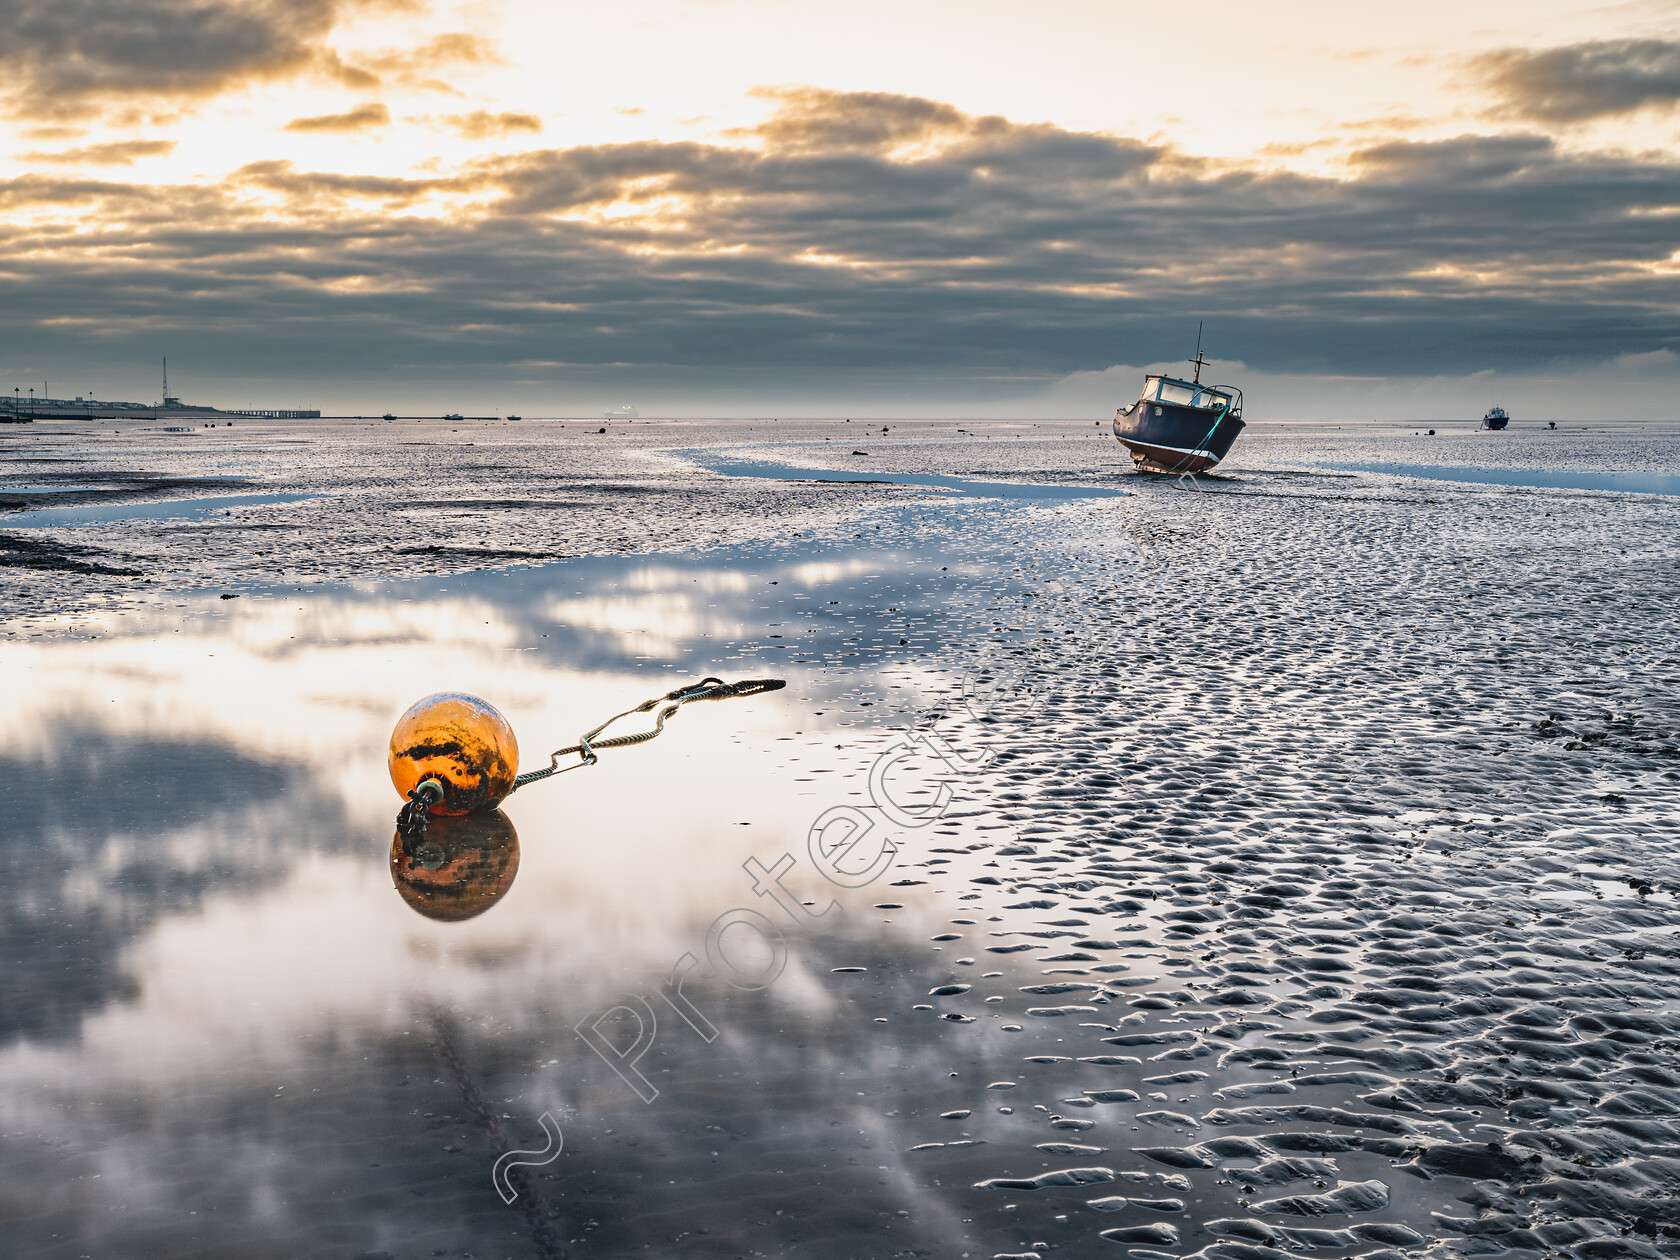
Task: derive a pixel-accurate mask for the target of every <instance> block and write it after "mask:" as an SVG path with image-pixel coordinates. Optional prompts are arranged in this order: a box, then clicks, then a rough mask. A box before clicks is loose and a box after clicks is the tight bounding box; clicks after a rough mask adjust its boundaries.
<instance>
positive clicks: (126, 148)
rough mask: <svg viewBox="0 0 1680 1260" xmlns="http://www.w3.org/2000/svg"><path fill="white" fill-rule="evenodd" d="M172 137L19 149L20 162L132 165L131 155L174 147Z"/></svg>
mask: <svg viewBox="0 0 1680 1260" xmlns="http://www.w3.org/2000/svg"><path fill="white" fill-rule="evenodd" d="M175 144H176V142H175V141H174V140H114V141H112V142H111V143H109V144H90V145H88V146H86V147H85V148H80V149H65V150H63V151H62V152H59V153H41V152H35V153H23V154H20V155H19V158H18V160H19V161H23V162H51V163H54V164H57V165H61V166H81V165H89V166H133V165H134V159H135V158H142V157H159V156H162V155H164V154H168V153H173V152H174V151H175Z"/></svg>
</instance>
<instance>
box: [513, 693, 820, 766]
mask: <svg viewBox="0 0 1680 1260" xmlns="http://www.w3.org/2000/svg"><path fill="white" fill-rule="evenodd" d="M785 686H787V683H786V682H784V681H783V680H782V679H780V678H747V679H743V680H742V681H741V682H736V683H726V682H724V681H723V679H721V678H702V679H701V680H700V681H699V682H697V683H694V684H692V685H691V686H688V687H678V688H677V689H676V690H675V691H668V692H666V693H665V694H664V695H662V696H655V697H654V698H653V699H652V700H644V701H642V702H641V703H640V704H638V705H637V706H636V707H635V708H634V709H626V710H625V711H624V712H623V713H619V714H616V715H615V716H613V717H610V718H608V719H607V720H606V721H605V722H602V723H601V725H599V726H597V727H596V728H595V729H594V730H592V731H590V732H589V733H588V734H587V735H583V736H581V737H579V739H578V742H577V743H575V744H573V745H572V746H571V747H569V748H557V749H555V750H554V751H553V752H552V753H550V754H549V757H548V765H547V767H546V768H545V769H542V770H532V771H531V772H530V773H529V774H522V775H520V776H519V777H518V778H517V779H515V780H514V781H513V789H514V791H516V792H517V791H518V790H519V789H520V788H522V787H524V786H525V785H526V784H527V783H535V782H536V781H537V780H538V779H546V778H548V777H549V776H550V775H555V774H564V773H566V771H568V770H577V769H581V768H582V767H584V766H592V765H594V764H595V763H596V762H597V761H599V760H600V758H599V757H597V756H596V755H595V754H596V750H597V749H601V748H631V747H634V746H635V745H637V744H645V743H647V742H648V740H650V739H657V738H659V736H661V735H663V734H664V733H665V720H666V719H667V718H669V717H670V716H671V715H672V714H674V713H675V712H676V711H677V710H678V709H680V708H682V707H683V705H685V704H690V703H692V702H693V701H695V700H730V699H733V698H734V697H736V696H756V695H759V694H761V693H763V692H766V691H780V690H781V689H782V688H783V687H785ZM660 705H664V706H665V707H664V708H663V709H659V706H660ZM654 709H659V714H658V716H657V717H656V718H655V719H654V727H653V729H652V730H651V731H638V732H637V733H636V734H634V735H614V736H612V737H610V738H608V739H597V738H596V736H598V735H599V734H600V733H601V732H602V731H604V730H606V729H607V727H609V726H611V725H612V724H613V723H614V722H617V721H618V720H619V719H620V718H627V717H633V716H634V715H635V714H638V713H651V712H652V711H653V710H654ZM573 753H578V754H580V756H581V760H580V761H578V762H577V764H576V765H570V766H562V765H561V764H560V758H562V757H569V756H571V755H572V754H573Z"/></svg>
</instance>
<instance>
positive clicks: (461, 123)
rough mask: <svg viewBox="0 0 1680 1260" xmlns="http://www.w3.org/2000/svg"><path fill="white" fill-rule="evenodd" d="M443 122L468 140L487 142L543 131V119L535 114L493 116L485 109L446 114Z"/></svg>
mask: <svg viewBox="0 0 1680 1260" xmlns="http://www.w3.org/2000/svg"><path fill="white" fill-rule="evenodd" d="M441 121H442V122H444V123H447V124H448V125H449V126H450V127H453V128H454V129H455V131H456V132H457V133H459V134H460V135H462V136H464V137H465V138H466V139H468V140H486V139H489V138H490V137H492V136H505V135H509V134H511V133H513V132H515V131H541V130H542V119H541V118H538V117H537V116H536V115H535V114H515V113H504V114H492V113H491V112H490V111H489V110H484V109H475V110H474V111H473V112H472V113H470V114H445V115H444V116H443V118H442V119H441Z"/></svg>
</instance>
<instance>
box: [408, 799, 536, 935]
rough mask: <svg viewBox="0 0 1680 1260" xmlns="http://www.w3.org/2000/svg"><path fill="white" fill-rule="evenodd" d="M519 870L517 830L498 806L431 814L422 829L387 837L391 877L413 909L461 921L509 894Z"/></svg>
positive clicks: (424, 913)
mask: <svg viewBox="0 0 1680 1260" xmlns="http://www.w3.org/2000/svg"><path fill="white" fill-rule="evenodd" d="M518 873H519V833H518V832H517V831H515V830H514V828H513V823H512V821H511V820H510V819H509V818H508V816H507V815H506V814H504V813H502V811H501V810H499V809H495V810H490V811H489V812H487V813H479V814H468V815H467V816H465V817H463V818H451V817H442V818H433V819H432V820H431V825H430V826H428V827H427V828H426V834H425V835H423V836H421V837H420V838H419V839H418V840H409V839H407V838H406V837H404V836H403V834H402V833H401V832H400V831H399V832H397V833H395V834H394V835H392V837H391V880H392V882H393V883H395V884H396V886H397V892H398V893H400V894H401V895H402V899H403V900H404V901H406V902H407V903H408V904H409V907H410V908H411V909H412V910H414V912H415V913H416V914H423V915H425V916H426V917H427V918H428V919H436V920H438V921H439V922H441V923H459V922H461V921H462V920H463V919H470V918H473V917H474V916H475V915H480V914H483V913H484V912H485V911H486V910H488V909H489V908H490V907H491V906H493V905H495V904H496V903H497V902H498V901H500V900H501V899H502V898H503V897H505V896H506V895H507V890H508V889H509V888H511V887H513V877H514V876H515V875H517V874H518Z"/></svg>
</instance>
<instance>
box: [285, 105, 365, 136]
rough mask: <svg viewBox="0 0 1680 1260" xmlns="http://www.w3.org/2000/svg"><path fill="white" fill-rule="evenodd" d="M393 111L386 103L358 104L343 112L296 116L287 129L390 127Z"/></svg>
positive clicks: (324, 129) (358, 129)
mask: <svg viewBox="0 0 1680 1260" xmlns="http://www.w3.org/2000/svg"><path fill="white" fill-rule="evenodd" d="M390 124H391V111H390V109H388V108H387V107H386V106H384V105H379V104H372V105H358V106H357V107H356V108H355V109H352V110H350V111H348V112H346V113H343V114H318V115H316V116H315V117H314V118H294V119H292V121H291V122H289V123H287V124H286V126H285V128H284V130H286V131H334V132H345V131H366V130H367V129H368V128H369V127H388V126H390Z"/></svg>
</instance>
